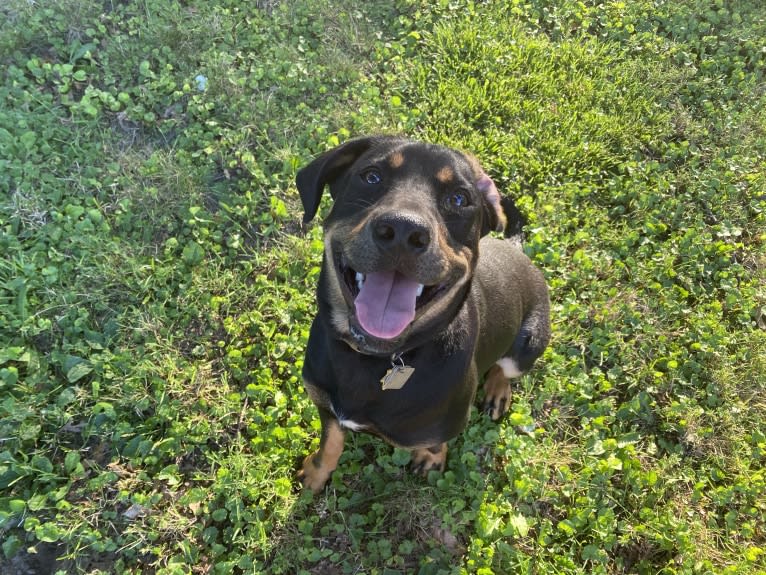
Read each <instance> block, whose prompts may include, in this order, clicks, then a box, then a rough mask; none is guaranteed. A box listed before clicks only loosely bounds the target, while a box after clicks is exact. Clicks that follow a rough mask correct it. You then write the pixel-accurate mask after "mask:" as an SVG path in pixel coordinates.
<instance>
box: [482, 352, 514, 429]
mask: <svg viewBox="0 0 766 575" xmlns="http://www.w3.org/2000/svg"><path fill="white" fill-rule="evenodd" d="M521 374H522V372H521V371H519V369H518V367H517V366H516V364H515V362H514V361H513V360H512V359H511V358H509V357H504V358H502V359H499V360H498V361H497V363H496V364H495V365H493V366H492V367H490V368H489V371H488V372H487V375H486V376H485V378H484V404H483V406H482V409H483V410H484V413H486V414H487V415H489V417H490V418H491V419H492V421H497V420H498V419H500V418H501V417H502V416H503V415H505V413H506V412H507V411H508V408H509V407H510V406H511V381H510V379H511V378H512V377H519V376H520V375H521Z"/></svg>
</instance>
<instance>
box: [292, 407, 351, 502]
mask: <svg viewBox="0 0 766 575" xmlns="http://www.w3.org/2000/svg"><path fill="white" fill-rule="evenodd" d="M319 419H320V421H321V422H322V435H321V437H320V438H319V449H317V450H316V451H315V452H314V453H312V454H311V455H309V456H308V457H306V459H304V460H303V468H302V469H301V470H300V471H299V472H298V480H299V481H301V483H303V486H304V487H308V488H309V489H311V491H313V492H314V493H315V494H316V493H319V492H320V491H322V489H324V486H325V484H326V483H327V480H328V479H330V475H331V474H332V472H333V471H335V468H336V467H337V466H338V459H340V454H341V453H343V441H344V438H345V433H344V432H343V429H342V428H341V426H340V424H339V423H338V420H337V419H336V418H335V416H334V415H333V414H332V413H330V412H329V411H327V410H326V409H323V408H321V407H320V408H319Z"/></svg>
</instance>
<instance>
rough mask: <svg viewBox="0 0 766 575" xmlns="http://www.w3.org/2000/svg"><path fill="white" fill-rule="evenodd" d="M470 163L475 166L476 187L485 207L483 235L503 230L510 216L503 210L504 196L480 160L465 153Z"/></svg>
mask: <svg viewBox="0 0 766 575" xmlns="http://www.w3.org/2000/svg"><path fill="white" fill-rule="evenodd" d="M465 157H466V158H467V159H468V163H470V164H471V168H473V175H474V178H475V180H474V181H475V185H476V188H477V189H478V190H479V192H481V195H482V199H483V200H484V202H483V207H484V214H483V216H484V217H483V218H482V222H481V235H482V236H486V235H487V234H488V233H489V232H492V231H495V232H502V231H504V230H505V226H506V225H507V224H508V218H507V217H506V215H505V211H504V210H503V205H502V198H501V197H500V193H499V192H498V191H497V187H496V186H495V182H493V181H492V178H490V177H489V176H488V175H487V173H486V172H485V171H484V168H482V167H481V164H480V163H479V160H477V159H476V158H475V157H473V156H472V155H471V154H465Z"/></svg>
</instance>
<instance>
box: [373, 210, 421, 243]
mask: <svg viewBox="0 0 766 575" xmlns="http://www.w3.org/2000/svg"><path fill="white" fill-rule="evenodd" d="M372 235H373V238H374V240H375V243H376V244H377V245H378V247H380V248H382V249H384V250H405V251H408V252H420V251H423V250H425V249H426V248H427V247H428V246H429V244H430V243H431V232H430V230H429V228H428V225H426V223H425V222H424V221H423V220H422V219H421V218H419V217H418V216H416V215H413V214H387V215H383V216H380V217H378V218H377V219H376V220H375V221H374V222H372Z"/></svg>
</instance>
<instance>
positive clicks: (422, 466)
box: [412, 443, 447, 475]
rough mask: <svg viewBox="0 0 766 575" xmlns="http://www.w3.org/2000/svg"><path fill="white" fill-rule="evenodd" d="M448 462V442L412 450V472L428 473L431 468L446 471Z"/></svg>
mask: <svg viewBox="0 0 766 575" xmlns="http://www.w3.org/2000/svg"><path fill="white" fill-rule="evenodd" d="M446 464H447V444H446V443H440V444H439V445H434V446H433V447H421V448H418V449H413V450H412V472H413V473H416V474H419V475H428V472H429V471H431V470H435V471H444V467H445V466H446Z"/></svg>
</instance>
